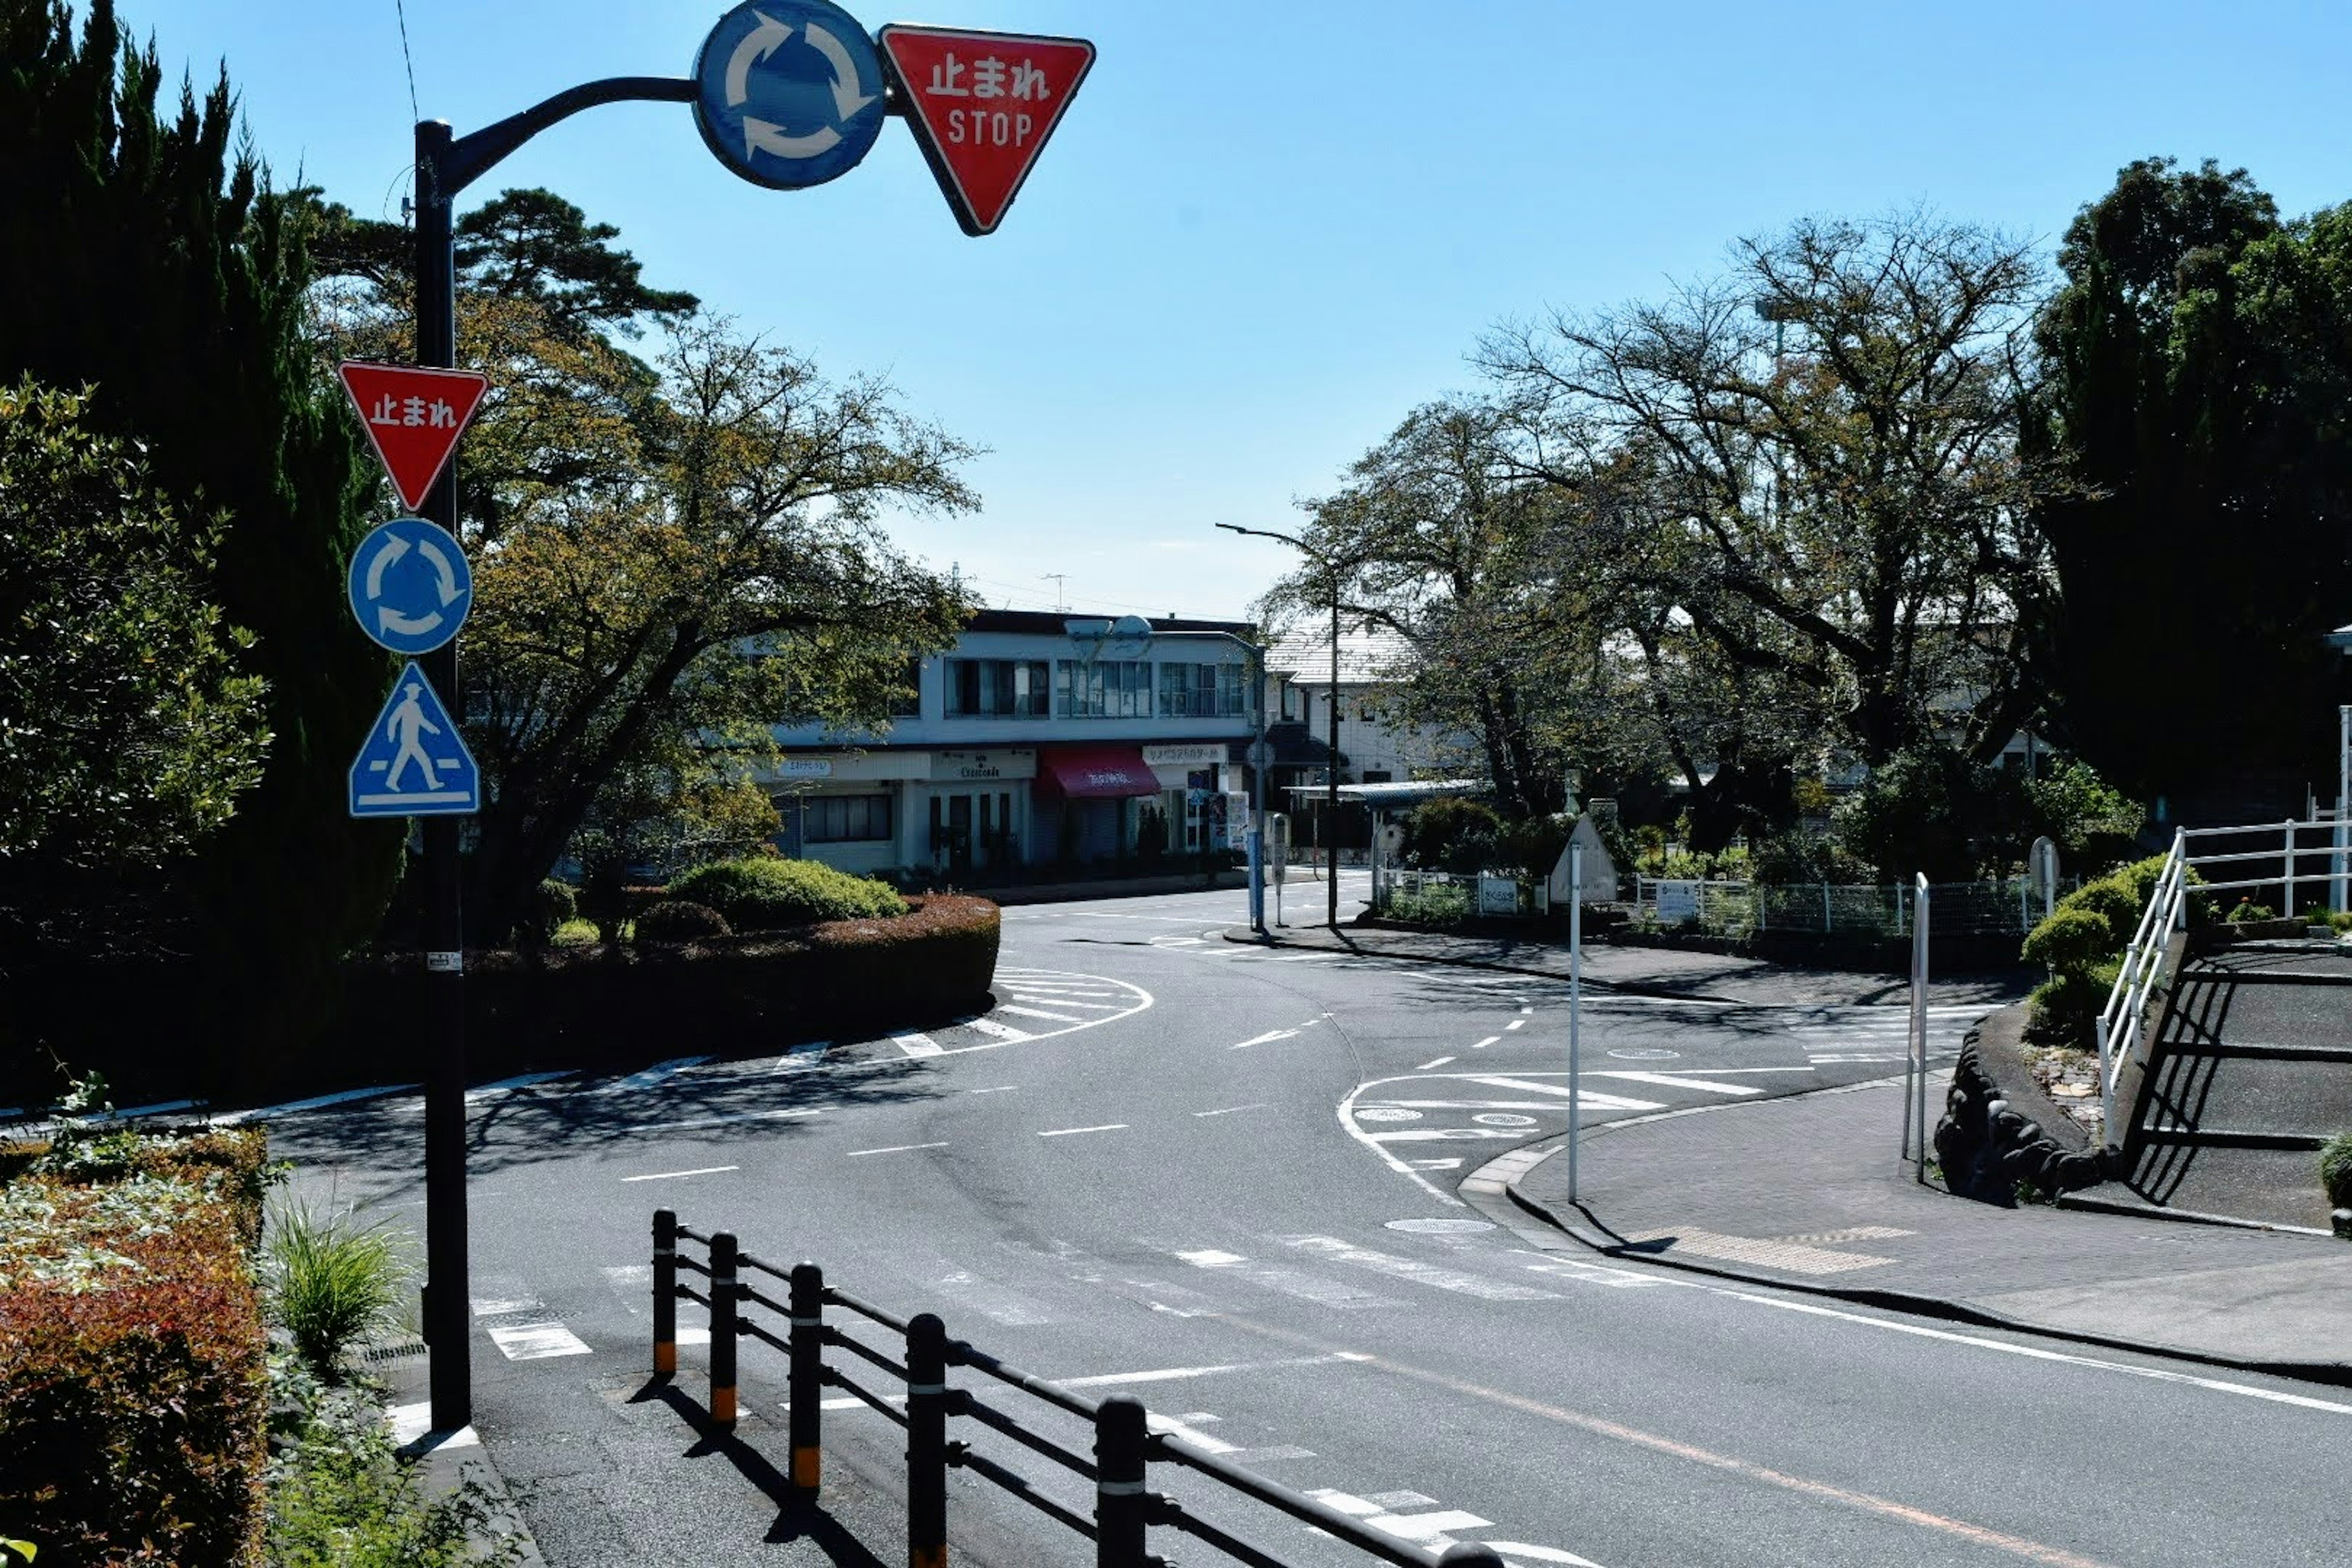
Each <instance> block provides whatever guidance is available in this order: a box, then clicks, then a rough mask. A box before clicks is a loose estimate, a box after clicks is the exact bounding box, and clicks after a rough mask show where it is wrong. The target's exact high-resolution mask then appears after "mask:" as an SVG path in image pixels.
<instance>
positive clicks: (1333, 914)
mask: <svg viewBox="0 0 2352 1568" xmlns="http://www.w3.org/2000/svg"><path fill="white" fill-rule="evenodd" d="M1217 526H1218V527H1219V528H1222V529H1223V530H1224V531H1226V532H1227V533H1245V534H1248V535H1249V536H1250V537H1252V538H1254V539H1271V540H1275V541H1276V542H1280V543H1283V544H1287V545H1289V546H1290V547H1291V548H1292V549H1293V550H1296V551H1297V552H1298V553H1300V554H1301V555H1304V556H1306V557H1307V559H1308V560H1310V561H1312V562H1314V563H1315V564H1317V565H1318V566H1320V567H1322V568H1323V574H1324V575H1325V576H1326V577H1328V578H1329V579H1330V580H1331V712H1330V723H1329V730H1328V734H1329V742H1328V743H1329V745H1330V748H1331V756H1330V759H1329V762H1328V764H1327V765H1326V767H1325V769H1324V773H1325V775H1326V778H1327V781H1328V782H1327V787H1326V790H1325V793H1324V803H1325V804H1324V814H1323V815H1324V843H1323V863H1324V868H1325V871H1326V878H1325V879H1326V880H1327V881H1328V883H1329V887H1328V889H1327V891H1326V902H1325V913H1324V921H1323V923H1324V924H1326V925H1328V926H1329V927H1331V928H1332V929H1333V930H1334V931H1337V930H1338V929H1339V567H1338V566H1337V565H1336V564H1334V563H1332V562H1331V560H1330V559H1329V558H1328V556H1326V555H1325V554H1324V553H1323V552H1321V551H1319V550H1318V549H1316V548H1315V547H1314V546H1313V545H1311V544H1309V543H1307V542H1306V541H1305V540H1303V539H1298V538H1296V537H1294V536H1292V535H1290V534H1287V533H1276V532H1275V531H1273V530H1272V529H1268V528H1244V527H1242V526H1241V525H1240V524H1238V523H1232V522H1221V523H1219V524H1217Z"/></svg>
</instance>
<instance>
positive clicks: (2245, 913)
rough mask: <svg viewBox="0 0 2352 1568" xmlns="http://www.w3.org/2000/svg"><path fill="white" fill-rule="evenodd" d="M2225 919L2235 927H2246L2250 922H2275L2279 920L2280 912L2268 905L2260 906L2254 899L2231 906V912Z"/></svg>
mask: <svg viewBox="0 0 2352 1568" xmlns="http://www.w3.org/2000/svg"><path fill="white" fill-rule="evenodd" d="M2225 918H2226V919H2227V920H2228V921H2229V923H2230V924H2231V925H2233V926H2234V925H2244V924H2245V923H2246V922H2247V921H2274V920H2276V919H2278V911H2277V910H2274V909H2273V908H2271V907H2270V906H2269V905H2268V904H2258V903H2256V902H2254V900H2252V899H2240V900H2238V901H2237V902H2236V903H2234V904H2232V905H2231V906H2230V912H2229V914H2228V916H2227V917H2225Z"/></svg>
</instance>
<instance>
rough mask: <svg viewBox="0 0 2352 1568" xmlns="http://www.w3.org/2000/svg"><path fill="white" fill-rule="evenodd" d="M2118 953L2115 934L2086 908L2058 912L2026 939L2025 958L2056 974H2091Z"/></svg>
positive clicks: (2027, 961)
mask: <svg viewBox="0 0 2352 1568" xmlns="http://www.w3.org/2000/svg"><path fill="white" fill-rule="evenodd" d="M2114 952H2115V931H2114V928H2113V927H2111V926H2109V925H2108V924H2107V922H2106V921H2105V919H2104V918H2103V917H2101V916H2099V915H2097V914H2095V913H2093V912H2092V911H2091V910H2084V909H2071V910H2069V909H2062V910H2053V911H2052V912H2051V913H2050V915H2049V916H2048V917H2047V918H2045V919H2044V920H2043V921H2042V923H2041V924H2039V925H2037V926H2035V927H2034V928H2033V930H2032V931H2031V932H2030V933H2029V934H2028V935H2027V936H2026V939H2025V946H2024V949H2023V952H2022V953H2021V956H2022V957H2023V958H2024V960H2025V962H2026V963H2038V964H2041V965H2042V966H2043V967H2044V968H2046V969H2049V970H2050V971H2052V972H2053V973H2067V972H2087V971H2088V970H2090V969H2091V968H2092V966H2094V965H2095V964H2096V963H2099V961H2100V960H2102V959H2104V958H2106V957H2108V956H2110V955H2111V954H2113V953H2114Z"/></svg>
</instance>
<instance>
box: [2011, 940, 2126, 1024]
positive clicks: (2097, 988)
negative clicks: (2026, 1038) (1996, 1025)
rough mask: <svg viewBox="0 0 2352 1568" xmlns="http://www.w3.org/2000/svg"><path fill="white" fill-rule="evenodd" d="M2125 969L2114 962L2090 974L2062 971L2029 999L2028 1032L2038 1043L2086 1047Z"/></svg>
mask: <svg viewBox="0 0 2352 1568" xmlns="http://www.w3.org/2000/svg"><path fill="white" fill-rule="evenodd" d="M2123 968H2124V966H2123V961H2122V960H2120V959H2114V960H2110V961H2108V962H2107V963H2100V964H2095V965H2094V966H2093V967H2091V968H2090V969H2088V970H2079V969H2078V970H2061V971H2060V972H2059V973H2055V974H2053V975H2052V976H2051V977H2050V978H2049V979H2047V980H2045V981H2043V982H2042V984H2039V985H2037V986H2035V987H2034V988H2033V994H2032V996H2031V997H2030V998H2029V999H2028V1000H2029V1004H2030V1006H2031V1008H2032V1011H2031V1013H2030V1014H2029V1015H2028V1023H2027V1030H2028V1032H2029V1033H2030V1034H2032V1036H2033V1037H2034V1038H2035V1039H2037V1040H2047V1041H2051V1042H2054V1043H2061V1044H2067V1045H2082V1044H2086V1043H2087V1042H2088V1041H2089V1040H2090V1039H2091V1037H2092V1030H2091V1026H2092V1025H2093V1024H2094V1023H2095V1021H2096V1020H2097V1018H2098V1016H2099V1014H2100V1012H2101V1010H2102V1009H2104V1008H2105V1006H2106V1005H2107V997H2108V996H2109V995H2110V994H2113V992H2114V991H2115V988H2116V976H2117V975H2119V974H2121V973H2123Z"/></svg>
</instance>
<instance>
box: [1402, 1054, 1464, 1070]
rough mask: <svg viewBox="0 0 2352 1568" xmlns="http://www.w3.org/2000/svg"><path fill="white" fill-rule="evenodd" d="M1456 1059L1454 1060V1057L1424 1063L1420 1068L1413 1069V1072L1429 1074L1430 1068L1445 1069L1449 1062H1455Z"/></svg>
mask: <svg viewBox="0 0 2352 1568" xmlns="http://www.w3.org/2000/svg"><path fill="white" fill-rule="evenodd" d="M1452 1060H1454V1058H1452V1057H1440V1058H1437V1059H1436V1060H1435V1061H1430V1062H1423V1063H1422V1064H1421V1065H1420V1066H1419V1067H1417V1068H1413V1069H1412V1070H1413V1071H1415V1072H1427V1071H1428V1070H1429V1069H1430V1068H1442V1067H1444V1065H1445V1064H1446V1063H1447V1062H1450V1061H1452Z"/></svg>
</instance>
